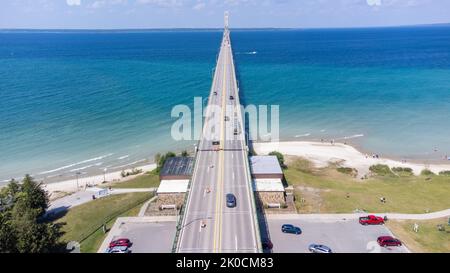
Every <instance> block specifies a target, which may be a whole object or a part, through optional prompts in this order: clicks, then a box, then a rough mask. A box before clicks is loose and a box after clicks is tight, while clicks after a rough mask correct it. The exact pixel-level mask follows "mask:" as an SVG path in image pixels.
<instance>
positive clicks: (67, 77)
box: [0, 27, 450, 181]
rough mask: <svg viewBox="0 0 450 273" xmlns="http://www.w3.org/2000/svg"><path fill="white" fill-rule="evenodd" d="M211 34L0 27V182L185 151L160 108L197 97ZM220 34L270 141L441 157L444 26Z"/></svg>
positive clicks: (444, 143) (445, 148)
mask: <svg viewBox="0 0 450 273" xmlns="http://www.w3.org/2000/svg"><path fill="white" fill-rule="evenodd" d="M221 36H222V34H221V32H220V31H178V32H177V31H148V32H133V33H126V32H116V33H114V32H111V33H108V32H106V33H105V32H102V33H95V32H90V33H85V32H79V33H76V32H75V33H74V32H61V33H44V32H31V33H19V32H16V33H15V32H12V33H11V32H8V33H6V32H3V33H2V32H0V97H1V99H0V181H2V180H5V179H9V178H11V177H19V176H21V175H23V174H25V173H30V174H33V175H35V176H37V177H40V178H45V177H53V176H55V175H63V176H64V178H68V177H71V176H74V175H75V173H76V172H77V171H80V172H83V173H85V174H84V175H88V174H90V173H95V172H101V170H103V168H105V167H108V170H111V171H112V170H120V169H121V168H123V166H125V165H128V164H132V163H134V162H136V164H135V165H139V164H143V163H144V160H147V161H151V160H152V158H153V155H154V154H155V153H157V152H164V151H167V150H181V149H183V148H185V147H188V146H191V145H192V144H193V143H192V142H186V141H182V142H175V141H173V140H172V138H171V135H170V128H171V126H172V124H173V122H174V121H175V119H173V118H171V115H170V114H171V110H172V107H173V106H175V105H177V104H188V105H192V104H193V97H194V96H203V97H206V96H207V94H208V93H209V88H210V85H211V69H212V68H213V67H214V66H215V59H216V55H217V53H218V50H219V45H220V40H221ZM232 41H233V48H234V53H235V61H236V65H237V69H238V74H239V75H238V76H239V79H240V87H241V91H242V95H243V97H244V101H245V103H246V104H256V105H259V104H269V105H270V104H276V105H280V110H281V111H280V122H281V137H282V139H289V140H293V139H297V140H307V139H311V140H318V139H321V138H326V139H336V140H341V141H349V142H352V143H354V144H356V145H358V146H359V147H361V148H362V149H364V150H366V151H371V152H376V153H379V154H382V155H388V156H395V157H402V158H415V159H435V160H439V159H441V158H442V157H443V156H444V155H450V28H449V27H411V28H380V29H353V30H350V29H347V30H285V31H275V30H264V31H243V30H240V31H234V32H232ZM252 52H256V54H250V53H252ZM353 137H355V138H353ZM435 148H437V150H438V151H437V152H434V149H435ZM39 174H41V175H39Z"/></svg>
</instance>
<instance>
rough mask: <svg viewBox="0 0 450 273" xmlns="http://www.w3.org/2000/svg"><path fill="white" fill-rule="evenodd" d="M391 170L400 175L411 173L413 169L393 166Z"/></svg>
mask: <svg viewBox="0 0 450 273" xmlns="http://www.w3.org/2000/svg"><path fill="white" fill-rule="evenodd" d="M392 171H393V172H395V173H397V174H400V175H413V174H414V173H413V170H412V169H411V168H402V167H394V168H392Z"/></svg>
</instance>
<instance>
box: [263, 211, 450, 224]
mask: <svg viewBox="0 0 450 273" xmlns="http://www.w3.org/2000/svg"><path fill="white" fill-rule="evenodd" d="M372 214H373V215H378V216H382V217H384V216H386V217H387V218H388V219H391V220H432V219H439V218H444V217H450V209H447V210H442V211H437V212H432V213H426V214H401V213H343V214H339V213H337V214H267V215H266V217H267V219H273V220H277V219H280V220H320V221H339V220H354V219H358V218H359V217H362V216H367V215H372Z"/></svg>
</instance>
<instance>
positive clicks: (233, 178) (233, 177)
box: [233, 172, 234, 180]
mask: <svg viewBox="0 0 450 273" xmlns="http://www.w3.org/2000/svg"><path fill="white" fill-rule="evenodd" d="M233 180H234V172H233Z"/></svg>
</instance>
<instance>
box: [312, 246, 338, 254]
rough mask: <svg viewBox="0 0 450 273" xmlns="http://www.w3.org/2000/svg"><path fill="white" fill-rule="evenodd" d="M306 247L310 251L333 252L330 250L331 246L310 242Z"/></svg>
mask: <svg viewBox="0 0 450 273" xmlns="http://www.w3.org/2000/svg"><path fill="white" fill-rule="evenodd" d="M308 249H309V252H311V253H333V251H331V248H329V247H327V246H324V245H318V244H311V245H309V247H308Z"/></svg>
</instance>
